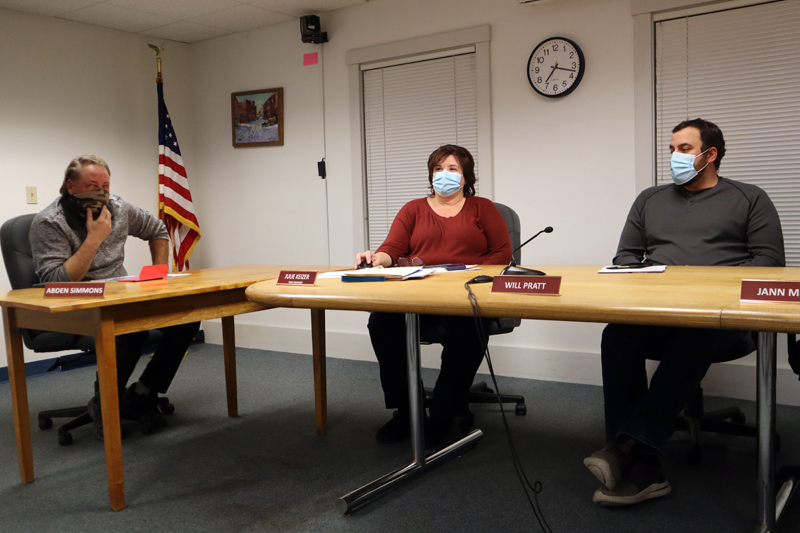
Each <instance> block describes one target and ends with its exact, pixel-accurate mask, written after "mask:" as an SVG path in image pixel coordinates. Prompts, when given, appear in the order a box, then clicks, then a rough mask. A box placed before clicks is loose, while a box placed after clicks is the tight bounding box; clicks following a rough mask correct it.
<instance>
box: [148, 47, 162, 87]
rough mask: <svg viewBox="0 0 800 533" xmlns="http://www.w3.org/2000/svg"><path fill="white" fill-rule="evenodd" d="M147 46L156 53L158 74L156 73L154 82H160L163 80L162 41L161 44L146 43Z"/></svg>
mask: <svg viewBox="0 0 800 533" xmlns="http://www.w3.org/2000/svg"><path fill="white" fill-rule="evenodd" d="M147 46H149V47H150V49H151V50H152V51H153V52H155V54H156V66H157V67H158V74H156V83H162V82H163V81H164V80H163V79H162V78H161V52H163V51H164V43H161V46H156V45H154V44H148V45H147Z"/></svg>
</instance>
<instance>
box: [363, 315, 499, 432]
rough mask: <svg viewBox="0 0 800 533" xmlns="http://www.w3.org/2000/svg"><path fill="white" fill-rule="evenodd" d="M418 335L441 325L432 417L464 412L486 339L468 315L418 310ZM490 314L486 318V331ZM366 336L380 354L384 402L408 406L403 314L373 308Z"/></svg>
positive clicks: (436, 329)
mask: <svg viewBox="0 0 800 533" xmlns="http://www.w3.org/2000/svg"><path fill="white" fill-rule="evenodd" d="M419 320H420V338H421V339H422V340H423V341H425V340H428V339H429V335H430V334H432V333H433V332H434V331H436V332H437V333H438V332H440V331H441V329H442V328H443V329H444V331H445V333H446V334H445V335H444V338H442V339H438V338H437V339H436V341H437V342H438V341H440V340H441V341H442V368H441V371H440V373H439V378H438V379H437V380H436V387H435V388H434V390H433V401H432V403H431V407H430V408H431V416H432V417H433V416H438V417H444V418H452V417H453V416H456V415H461V414H463V413H466V411H467V394H468V393H469V388H470V386H471V385H472V380H473V379H474V378H475V373H476V372H477V371H478V367H479V366H480V365H481V361H482V360H483V352H484V347H485V344H484V342H482V341H481V340H480V339H479V336H478V332H477V328H476V325H475V319H474V318H473V317H471V316H469V317H466V316H439V315H420V317H419ZM490 322H491V319H484V324H483V327H484V330H486V329H487V328H488V324H489V323H490ZM369 337H370V340H371V341H372V347H373V349H374V350H375V356H376V357H377V358H378V363H379V365H380V374H381V385H382V386H383V394H384V399H385V401H386V407H387V408H389V409H394V408H398V407H401V408H408V364H407V359H406V333H405V315H404V314H397V313H372V314H370V316H369Z"/></svg>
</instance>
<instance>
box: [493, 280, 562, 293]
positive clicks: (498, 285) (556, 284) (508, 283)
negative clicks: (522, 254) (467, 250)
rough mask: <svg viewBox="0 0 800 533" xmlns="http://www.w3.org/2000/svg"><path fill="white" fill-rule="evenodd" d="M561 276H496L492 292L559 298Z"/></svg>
mask: <svg viewBox="0 0 800 533" xmlns="http://www.w3.org/2000/svg"><path fill="white" fill-rule="evenodd" d="M559 290H561V276H495V277H494V280H493V281H492V292H511V293H517V294H541V295H545V296H558V295H559V292H558V291H559Z"/></svg>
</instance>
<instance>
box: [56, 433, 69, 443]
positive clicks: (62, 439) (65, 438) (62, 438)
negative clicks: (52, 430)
mask: <svg viewBox="0 0 800 533" xmlns="http://www.w3.org/2000/svg"><path fill="white" fill-rule="evenodd" d="M58 444H59V445H60V446H69V445H70V444H72V434H71V433H69V432H66V433H59V434H58Z"/></svg>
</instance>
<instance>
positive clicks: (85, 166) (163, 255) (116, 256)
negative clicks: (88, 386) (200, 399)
mask: <svg viewBox="0 0 800 533" xmlns="http://www.w3.org/2000/svg"><path fill="white" fill-rule="evenodd" d="M110 180H111V172H110V170H109V168H108V165H107V164H106V162H105V161H103V160H102V159H101V158H99V157H97V156H93V155H85V156H81V157H76V158H75V159H73V160H72V161H71V162H70V164H69V166H68V167H67V171H66V173H65V176H64V183H63V185H62V186H61V191H60V192H61V196H59V197H58V198H56V199H55V200H54V201H53V202H52V203H51V204H50V205H49V206H47V207H46V208H45V209H43V210H42V211H41V212H40V213H38V214H37V215H36V217H35V218H34V220H33V224H32V225H31V230H30V242H31V249H32V251H33V261H34V264H35V266H36V274H37V276H39V281H41V282H42V283H47V282H70V281H92V280H99V279H107V278H111V277H118V276H125V275H126V274H127V272H126V271H125V267H124V266H123V262H124V260H125V241H126V240H127V238H128V236H129V235H130V236H133V237H138V238H140V239H143V240H145V241H147V242H148V243H149V246H150V255H151V257H152V260H153V264H164V263H167V262H168V259H169V257H168V254H169V241H168V235H167V230H166V228H165V226H164V223H163V222H161V221H160V220H158V219H157V218H156V217H154V216H153V215H152V214H150V213H148V212H147V211H145V210H143V209H140V208H138V207H136V206H133V205H131V204H129V203H128V202H126V201H124V200H123V199H122V198H120V197H118V196H112V195H111V194H109V188H110ZM199 327H200V323H199V322H194V323H191V324H183V325H180V326H173V327H169V328H163V329H162V330H161V331H162V333H163V339H162V341H161V342H160V344H159V346H158V348H157V349H156V351H155V353H154V354H153V357H152V359H151V360H150V362H149V363H148V365H147V367H146V368H145V370H144V372H142V375H141V377H140V378H139V380H138V381H137V382H136V383H133V384H132V385H131V386H130V387H129V388H128V389H125V385H126V384H127V383H128V379H129V378H130V377H131V375H132V374H133V371H134V370H135V368H136V363H137V362H138V360H139V357H140V356H141V354H142V348H143V346H144V343H145V342H146V340H147V337H148V333H147V332H146V331H143V332H137V333H130V334H126V335H119V336H117V338H116V348H117V386H118V389H119V391H120V393H121V398H120V407H122V408H124V409H127V410H129V411H133V412H134V413H136V414H141V415H148V416H152V415H156V414H157V412H158V411H157V401H158V397H157V393H165V392H166V391H167V388H169V385H170V383H171V382H172V379H173V377H174V376H175V373H176V372H177V371H178V366H180V363H181V360H182V359H183V355H184V354H185V353H186V349H187V348H188V347H189V344H190V343H191V341H192V339H193V338H194V336H195V334H196V333H197V330H198V328H199ZM123 391H124V392H123ZM88 408H89V414H90V415H91V416H92V418H93V420H94V429H95V436H96V437H97V438H99V439H102V437H103V426H102V418H101V416H100V403H99V395H98V394H95V396H94V397H93V398H92V399H91V400H90V401H89V406H88Z"/></svg>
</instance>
